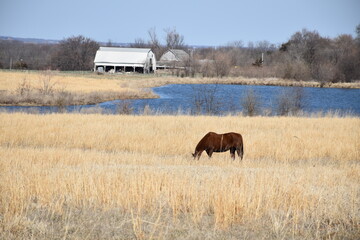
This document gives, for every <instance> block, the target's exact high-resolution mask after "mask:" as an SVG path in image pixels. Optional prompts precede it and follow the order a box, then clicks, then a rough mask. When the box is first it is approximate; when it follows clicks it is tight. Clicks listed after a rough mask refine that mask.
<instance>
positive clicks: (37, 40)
mask: <svg viewBox="0 0 360 240" xmlns="http://www.w3.org/2000/svg"><path fill="white" fill-rule="evenodd" d="M1 40H5V41H19V42H23V43H33V44H58V43H60V41H61V40H49V39H41V38H19V37H9V36H0V41H1ZM99 44H100V45H101V46H106V45H107V44H108V43H106V42H99ZM111 44H112V46H116V47H129V46H130V43H115V42H112V43H111Z"/></svg>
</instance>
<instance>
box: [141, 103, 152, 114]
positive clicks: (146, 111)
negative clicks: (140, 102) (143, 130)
mask: <svg viewBox="0 0 360 240" xmlns="http://www.w3.org/2000/svg"><path fill="white" fill-rule="evenodd" d="M142 114H143V115H153V114H154V111H153V110H152V109H151V108H150V106H149V105H145V107H144V109H143V112H142Z"/></svg>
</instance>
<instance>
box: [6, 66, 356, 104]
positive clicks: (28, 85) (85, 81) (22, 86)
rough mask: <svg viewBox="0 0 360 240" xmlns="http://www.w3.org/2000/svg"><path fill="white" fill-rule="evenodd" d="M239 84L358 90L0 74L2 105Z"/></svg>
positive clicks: (235, 80)
mask: <svg viewBox="0 0 360 240" xmlns="http://www.w3.org/2000/svg"><path fill="white" fill-rule="evenodd" d="M200 83H219V84H242V85H265V86H301V87H336V88H360V83H359V82H356V83H333V84H332V83H326V84H322V83H320V82H313V81H306V82H304V81H292V80H285V79H278V78H260V79H256V78H242V77H226V78H200V77H197V78H179V77H174V76H170V75H165V74H156V75H139V74H124V75H118V74H114V75H108V74H106V75H97V74H95V73H91V72H39V71H0V104H2V105H60V106H62V105H81V104H95V103H100V102H105V101H110V100H115V99H135V98H137V99H139V98H155V97H157V96H156V95H155V94H153V93H152V92H151V90H149V89H150V88H152V87H156V86H162V85H166V84H200Z"/></svg>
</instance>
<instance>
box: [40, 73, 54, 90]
mask: <svg viewBox="0 0 360 240" xmlns="http://www.w3.org/2000/svg"><path fill="white" fill-rule="evenodd" d="M56 85H57V82H55V81H53V80H52V73H51V72H50V71H45V72H42V74H41V75H40V84H39V87H38V90H39V92H40V93H41V94H42V95H51V94H53V93H54V91H55V86H56Z"/></svg>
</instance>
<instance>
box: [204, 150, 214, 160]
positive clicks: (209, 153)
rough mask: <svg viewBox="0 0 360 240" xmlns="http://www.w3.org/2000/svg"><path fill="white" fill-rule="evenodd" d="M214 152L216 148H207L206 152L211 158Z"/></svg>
mask: <svg viewBox="0 0 360 240" xmlns="http://www.w3.org/2000/svg"><path fill="white" fill-rule="evenodd" d="M213 152H214V149H212V148H210V149H206V153H207V155H208V156H209V158H211V156H212V154H213Z"/></svg>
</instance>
